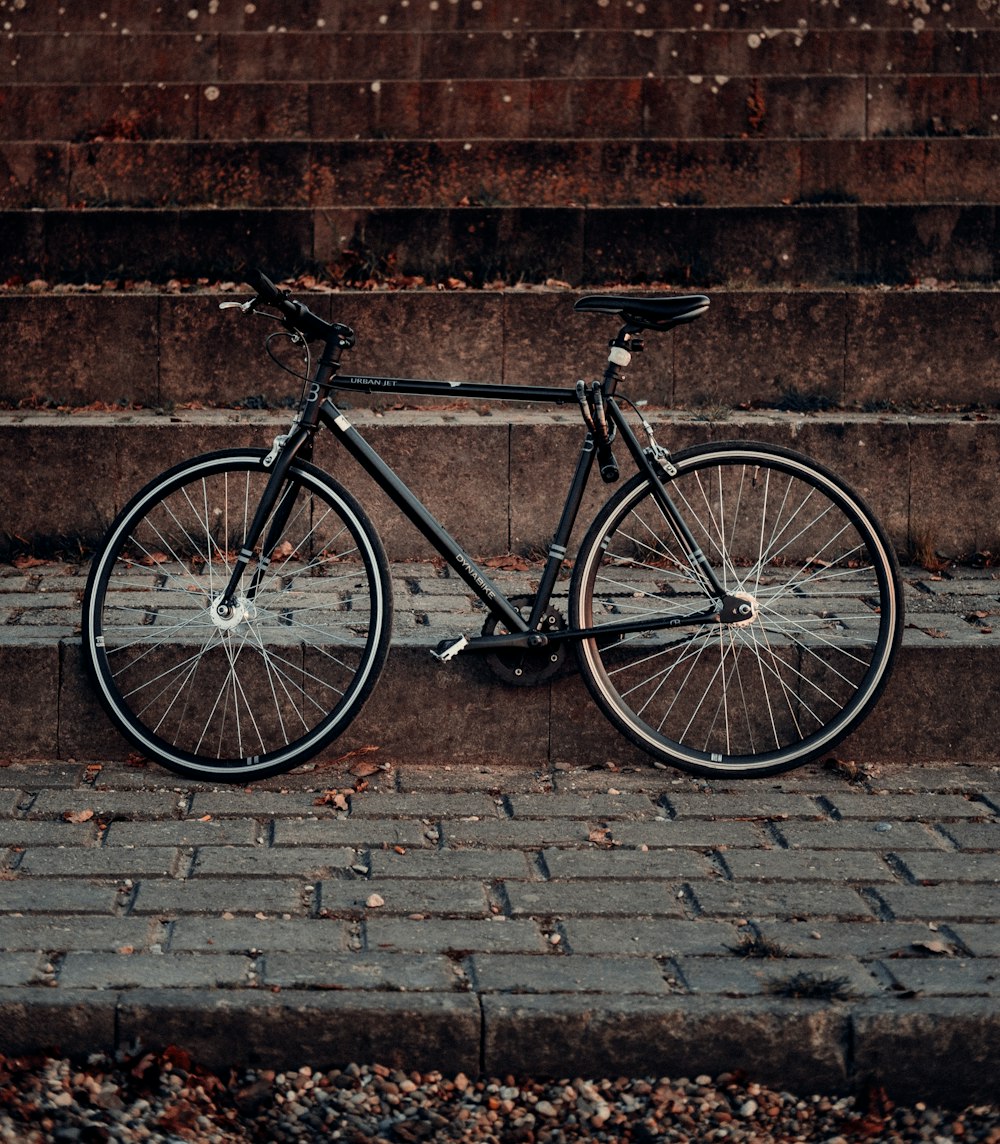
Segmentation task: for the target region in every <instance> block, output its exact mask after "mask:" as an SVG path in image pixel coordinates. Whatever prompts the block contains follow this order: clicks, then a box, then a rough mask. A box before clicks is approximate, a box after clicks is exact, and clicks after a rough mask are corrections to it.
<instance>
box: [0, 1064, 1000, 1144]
mask: <svg viewBox="0 0 1000 1144" xmlns="http://www.w3.org/2000/svg"><path fill="white" fill-rule="evenodd" d="M187 1140H193V1141H198V1142H199V1144H212V1142H216V1141H218V1142H223V1141H241V1140H244V1141H260V1142H268V1144H270V1142H274V1144H282V1142H285V1141H314V1140H315V1141H319V1140H324V1141H325V1140H344V1141H348V1142H349V1144H368V1142H373V1144H374V1142H381V1141H385V1142H387V1144H389V1142H396V1141H402V1142H407V1141H421V1140H427V1141H450V1140H460V1141H486V1142H490V1141H495V1142H497V1144H508V1142H509V1144H515V1142H520V1141H523V1142H525V1144H546V1142H551V1144H558V1142H560V1141H584V1140H586V1141H622V1142H624V1141H648V1142H652V1141H664V1142H666V1141H714V1140H718V1141H754V1142H755V1144H769V1142H770V1141H775V1142H777V1141H783V1142H784V1141H813V1140H815V1141H823V1142H825V1144H849V1142H851V1141H862V1140H863V1141H868V1142H871V1141H879V1142H882V1141H885V1142H893V1141H930V1142H932V1144H944V1142H946V1141H956V1140H960V1141H967V1142H971V1141H984V1142H987V1144H1000V1106H997V1105H983V1106H976V1107H974V1108H967V1109H964V1110H962V1111H955V1110H945V1109H941V1108H933V1107H929V1106H927V1105H924V1104H919V1103H918V1104H916V1105H914V1106H913V1107H910V1108H904V1107H894V1106H893V1104H892V1102H891V1101H890V1100H889V1099H888V1097H887V1095H886V1094H885V1092H884V1090H882V1089H879V1088H873V1089H871V1090H869V1091H868V1092H867V1093H865V1095H864V1096H863V1097H862V1098H860V1099H856V1098H854V1097H837V1096H824V1095H809V1096H800V1095H796V1094H794V1093H789V1092H779V1091H775V1090H773V1089H771V1088H767V1087H765V1086H763V1085H760V1084H755V1083H753V1082H751V1081H749V1080H747V1079H746V1078H743V1077H738V1076H736V1075H733V1074H724V1075H722V1076H719V1077H716V1078H714V1079H713V1078H711V1077H707V1076H698V1077H695V1078H693V1079H688V1078H684V1077H681V1078H676V1079H670V1078H666V1077H660V1078H651V1077H646V1078H635V1077H631V1078H629V1077H620V1078H617V1079H609V1078H603V1079H582V1078H579V1077H574V1078H564V1079H561V1080H557V1081H540V1080H533V1079H526V1078H515V1077H512V1076H507V1077H492V1078H483V1077H480V1078H470V1077H467V1076H465V1075H463V1074H461V1073H460V1074H459V1075H457V1076H449V1077H445V1076H443V1075H442V1074H441V1073H438V1072H428V1073H423V1074H421V1073H405V1072H401V1071H398V1070H395V1069H391V1068H386V1067H385V1066H383V1065H377V1064H376V1065H356V1064H352V1065H349V1066H347V1068H345V1069H343V1070H338V1069H334V1070H331V1071H329V1072H322V1071H318V1070H313V1069H312V1068H310V1067H309V1066H303V1067H302V1068H300V1069H298V1070H297V1071H290V1072H289V1071H286V1072H282V1073H276V1072H274V1071H271V1070H238V1071H237V1070H234V1072H233V1073H232V1075H231V1076H229V1077H219V1076H216V1075H214V1074H213V1073H211V1072H209V1071H207V1070H205V1069H202V1068H199V1067H198V1066H197V1065H196V1064H194V1063H193V1062H192V1061H191V1059H190V1058H189V1056H188V1055H187V1053H185V1052H184V1051H183V1050H181V1049H177V1048H168V1049H166V1050H165V1051H164V1052H163V1053H159V1054H154V1053H146V1054H144V1055H138V1056H135V1057H131V1058H129V1057H120V1058H118V1059H116V1060H114V1061H112V1060H109V1059H107V1058H106V1057H103V1056H93V1057H90V1058H89V1059H88V1060H87V1061H86V1062H85V1063H81V1062H74V1061H71V1060H65V1059H62V1060H60V1059H51V1058H44V1059H40V1058H30V1059H27V1058H26V1059H20V1058H10V1057H4V1056H0V1141H3V1142H4V1144H7V1142H10V1144H15V1142H16V1144H36V1142H37V1144H73V1142H76V1141H80V1142H90V1141H151V1142H155V1141H164V1142H167V1144H173V1142H175V1141H187Z"/></svg>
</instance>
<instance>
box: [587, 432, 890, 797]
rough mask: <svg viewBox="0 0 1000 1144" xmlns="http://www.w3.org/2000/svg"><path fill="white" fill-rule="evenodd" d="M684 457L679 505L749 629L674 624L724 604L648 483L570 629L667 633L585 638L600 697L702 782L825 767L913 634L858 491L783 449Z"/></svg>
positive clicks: (709, 448)
mask: <svg viewBox="0 0 1000 1144" xmlns="http://www.w3.org/2000/svg"><path fill="white" fill-rule="evenodd" d="M672 460H673V462H674V464H675V465H676V466H677V469H678V473H677V476H676V477H674V478H673V479H671V480H669V481H667V482H665V488H666V490H667V492H668V494H669V496H670V498H671V500H672V501H673V503H674V504H675V506H676V507H677V509H678V510H679V512H680V515H681V516H682V517H683V519H684V521H685V522H686V524H687V526H688V528H689V529H690V530H691V532H692V534H693V535H694V539H695V541H696V543H697V544H698V545H699V547H700V548H701V549H702V551H703V552H704V553H705V555H706V556H707V557H708V559H709V561H710V562H711V564H712V566H713V567H714V569H715V571H716V573H717V575H718V578H719V580H720V582H721V583H722V585H723V586H724V588H725V589H726V592H727V593H729V594H730V595H738V594H742V596H743V597H744V598H745V600H746V601H747V602H748V603H750V604H751V617H750V618H749V619H746V620H744V621H743V622H741V623H738V624H737V623H726V624H722V623H712V624H703V625H700V626H695V627H686V626H678V627H673V628H671V627H669V626H662V625H663V621H669V620H670V619H673V618H677V617H681V616H685V615H691V614H695V613H697V612H699V611H706V610H708V609H710V608H712V607H714V606H715V605H713V603H712V593H711V590H710V589H709V587H708V585H706V584H705V582H704V580H703V579H702V577H701V576H700V575H699V574H698V573H697V572H696V571H695V570H694V569H693V568H692V565H691V562H690V561H689V560H688V558H687V556H686V554H685V551H684V549H683V548H682V547H681V545H680V544H679V542H678V540H677V538H676V537H675V535H674V533H673V531H672V529H671V528H670V526H669V524H668V521H667V516H666V513H665V512H664V511H663V509H662V508H661V507H660V505H659V504H658V502H657V500H656V499H655V497H654V495H653V491H652V487H651V485H650V483H649V482H648V480H647V479H646V478H645V477H642V476H639V477H636V478H634V479H633V480H632V481H630V482H629V483H628V484H627V485H625V486H624V487H623V488H622V489H621V490H620V492H618V493H617V494H616V495H615V496H614V497H612V499H611V500H610V501H609V502H608V503H607V505H606V506H605V507H604V509H603V510H602V511H601V512H600V514H599V515H598V517H597V519H596V520H595V521H594V523H593V525H592V526H591V528H590V530H589V531H588V533H587V535H586V537H585V538H584V541H583V543H582V545H581V548H580V553H579V555H578V557H577V561H576V567H575V570H574V578H573V584H572V589H571V601H570V607H571V613H572V624H573V626H574V627H576V626H579V627H585V628H586V627H599V626H601V625H604V624H613V623H616V622H617V623H621V622H622V621H626V620H627V621H644V620H648V621H649V622H650V623H651V624H658V625H660V626H656V627H652V626H651V627H650V628H648V629H645V630H642V631H639V632H636V633H630V634H626V635H621V634H619V635H614V634H609V635H608V636H606V637H601V636H597V637H594V638H591V639H587V640H582V641H581V643H580V646H579V655H580V666H581V670H582V672H583V675H584V678H585V679H586V681H587V684H588V687H589V688H590V691H591V693H592V695H593V696H594V698H595V699H596V701H597V703H598V704H599V706H600V707H601V708H602V710H603V711H604V712H605V714H606V715H607V716H608V718H609V719H611V721H612V722H613V723H614V724H615V725H616V726H617V727H618V728H619V729H620V730H621V731H623V732H624V733H625V734H626V735H627V736H628V737H629V738H630V739H632V741H633V742H635V743H637V744H638V745H639V746H640V747H642V748H644V749H645V750H647V751H649V752H650V753H651V754H652V755H654V756H655V757H657V758H660V759H662V760H663V761H664V762H667V763H669V764H671V765H673V766H677V767H680V768H682V769H684V770H688V771H691V772H694V773H696V774H702V775H727V776H734V777H748V776H752V775H766V774H773V773H777V772H779V771H784V770H788V769H790V768H791V767H795V766H798V765H800V764H802V763H805V762H808V761H810V760H812V759H815V758H817V757H819V756H820V755H822V754H823V753H824V752H826V751H828V750H829V749H830V748H831V747H833V746H834V744H835V743H837V742H838V741H839V740H840V739H842V738H843V737H844V736H845V735H847V734H848V733H849V732H850V731H852V730H853V729H854V728H855V727H857V725H858V724H859V723H860V722H861V720H862V719H864V717H865V716H866V715H867V714H868V712H869V711H870V710H871V708H872V706H873V705H874V703H875V702H876V700H877V699H878V696H879V695H880V694H881V692H882V690H883V688H884V686H885V684H886V681H887V679H888V676H889V672H890V669H891V666H892V662H893V658H894V656H895V654H896V650H897V648H898V646H899V641H900V637H901V634H902V627H903V615H902V592H901V587H900V581H899V571H898V567H897V564H896V559H895V555H894V554H893V552H892V549H891V548H890V546H889V543H888V541H887V540H886V538H885V536H884V534H883V532H882V530H881V528H880V526H879V525H878V523H877V522H876V520H875V519H874V518H873V517H872V515H871V512H870V511H869V510H868V508H867V507H866V506H865V505H864V503H863V502H862V501H861V499H860V498H859V497H858V496H857V495H856V494H854V493H853V492H852V491H851V490H850V489H849V488H848V487H847V486H846V485H845V484H844V483H843V482H841V481H840V480H839V479H838V478H836V477H835V476H833V474H831V473H830V472H828V471H827V470H826V469H824V468H823V467H822V466H820V465H817V464H816V463H815V462H812V461H810V460H808V459H807V458H805V457H801V456H799V455H798V454H796V453H793V452H791V451H789V450H785V449H780V448H777V447H774V446H770V445H758V444H746V443H740V442H725V443H721V444H716V445H705V446H699V447H696V448H694V449H690V450H686V451H684V452H681V453H678V454H676V455H675V456H674V457H672Z"/></svg>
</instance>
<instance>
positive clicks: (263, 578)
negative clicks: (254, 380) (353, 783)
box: [83, 449, 392, 782]
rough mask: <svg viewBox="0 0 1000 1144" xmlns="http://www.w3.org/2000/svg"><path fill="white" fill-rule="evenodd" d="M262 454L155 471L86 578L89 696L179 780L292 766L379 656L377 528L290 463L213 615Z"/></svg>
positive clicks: (339, 723)
mask: <svg viewBox="0 0 1000 1144" xmlns="http://www.w3.org/2000/svg"><path fill="white" fill-rule="evenodd" d="M264 456H265V453H264V451H263V450H257V449H244V450H233V451H226V452H220V453H212V454H208V455H206V456H203V457H198V458H195V459H193V460H191V461H185V462H184V463H182V464H180V465H178V466H176V467H175V468H173V469H170V470H169V471H167V472H166V473H163V474H162V475H161V476H159V477H157V478H156V480H154V481H153V482H151V483H150V484H149V485H147V486H146V488H145V489H143V490H142V491H141V492H140V493H138V494H137V496H136V497H135V498H134V499H133V500H132V501H131V502H130V503H129V504H128V505H127V506H126V507H125V509H124V510H123V511H122V512H121V514H120V515H119V516H118V518H117V519H116V521H115V522H114V524H113V525H112V526H111V529H110V530H109V532H108V535H107V536H106V538H105V540H104V542H103V543H102V545H101V547H100V549H99V550H98V551H97V553H96V554H95V556H94V559H93V563H92V565H91V570H90V576H89V578H88V581H87V588H86V592H85V595H84V606H83V646H84V654H85V658H86V661H87V665H88V668H89V670H90V673H91V675H92V678H93V679H94V681H95V682H96V685H97V689H98V693H99V695H100V697H101V700H102V701H103V703H104V705H105V707H106V708H107V710H108V712H109V713H110V715H111V717H112V719H113V720H114V722H115V723H116V724H117V725H118V727H119V728H120V730H121V731H122V732H123V733H124V734H125V736H126V737H127V738H128V739H129V740H131V742H132V743H133V744H135V746H136V747H138V748H139V750H140V751H142V752H143V753H144V754H146V755H148V756H150V757H151V758H153V759H155V760H157V761H158V762H160V763H162V764H163V765H164V766H166V767H169V768H170V769H171V770H174V771H177V772H179V773H181V774H184V775H187V776H189V777H193V778H211V779H222V780H225V781H230V782H245V781H246V780H247V779H248V778H250V777H254V778H261V777H265V776H267V775H271V774H276V773H279V772H281V771H286V770H289V769H291V768H292V767H294V766H296V765H297V764H299V763H301V762H303V761H305V760H306V759H308V758H309V757H310V756H312V755H313V754H315V753H316V752H317V751H319V750H320V749H321V748H322V747H324V746H325V745H326V744H327V743H329V742H330V740H331V739H333V738H334V737H335V736H337V735H338V734H340V733H341V732H342V731H343V730H344V728H345V727H346V726H347V725H348V724H349V723H350V721H351V720H352V719H353V718H354V717H355V716H356V715H357V713H358V712H359V711H360V709H361V707H362V705H363V704H364V701H365V699H366V698H367V697H368V695H369V693H370V692H371V690H372V688H373V687H374V685H375V683H376V681H377V680H378V677H379V674H380V673H381V670H382V667H383V665H384V663H385V659H386V654H387V651H388V645H389V639H390V635H391V626H392V624H391V621H392V586H391V580H390V577H389V570H388V565H387V562H386V558H385V554H384V552H383V551H382V546H381V543H380V541H379V539H378V536H377V535H376V533H375V531H374V529H373V528H372V526H371V524H370V523H369V521H368V519H367V517H366V516H365V515H364V513H363V511H362V510H361V508H360V507H359V506H358V505H357V503H356V502H355V501H354V500H353V498H352V497H351V496H350V495H349V494H348V493H347V492H346V491H345V490H344V489H342V488H341V487H340V486H339V485H338V484H337V483H336V482H335V481H333V480H332V479H331V478H330V477H329V476H327V475H326V474H325V473H323V472H322V471H321V470H319V469H317V468H315V467H314V466H313V465H310V464H308V463H305V462H301V461H297V462H295V463H294V464H293V466H292V468H291V470H290V472H289V477H288V483H287V484H286V486H285V494H284V496H283V498H282V500H283V503H284V505H285V506H286V508H287V506H288V505H289V501H288V499H287V497H289V496H293V497H294V500H293V501H292V502H291V508H290V511H289V512H288V514H287V520H286V521H285V524H284V527H283V529H282V531H281V534H280V536H279V537H278V540H277V543H276V544H275V546H274V548H273V550H272V551H271V553H270V554H269V556H270V562H269V563H267V562H262V561H261V560H260V557H261V553H260V552H259V551H258V552H256V553H255V554H254V558H253V559H252V560H251V562H250V565H249V567H248V569H247V571H246V573H245V574H244V577H243V580H242V584H241V589H240V591H241V593H242V594H241V595H239V596H238V597H237V600H236V606H235V608H234V609H233V612H232V614H231V615H230V616H228V617H225V618H222V617H220V616H219V615H218V614H217V613H216V612H215V610H214V609H213V607H212V605H213V603H214V602H215V601H217V600H218V599H219V598H220V596H221V594H222V592H223V590H224V589H225V588H226V586H227V584H228V581H229V578H230V575H231V573H232V569H233V565H234V561H235V558H236V554H237V552H238V551H239V549H240V548H242V547H243V542H244V537H245V535H246V532H247V529H248V526H249V524H250V521H251V519H252V518H253V514H254V512H255V510H256V508H257V505H258V503H259V501H260V498H261V495H262V493H263V491H264V488H265V486H266V484H267V481H268V479H269V476H270V473H269V471H268V470H267V469H265V468H264V465H263V458H264ZM267 534H268V528H267V527H265V530H264V533H263V535H265V536H266V535H267ZM258 569H259V575H258V577H257V579H256V583H255V577H254V573H255V572H256V571H257V570H258Z"/></svg>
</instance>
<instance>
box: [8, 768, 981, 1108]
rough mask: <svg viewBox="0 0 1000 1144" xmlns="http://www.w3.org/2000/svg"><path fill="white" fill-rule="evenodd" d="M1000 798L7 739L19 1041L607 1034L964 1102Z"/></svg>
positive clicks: (618, 1050) (466, 1065)
mask: <svg viewBox="0 0 1000 1144" xmlns="http://www.w3.org/2000/svg"><path fill="white" fill-rule="evenodd" d="M998 814H1000V774H998V771H997V768H994V767H987V766H971V765H968V766H963V765H958V764H953V765H949V766H941V767H936V768H930V767H905V766H891V767H889V766H886V767H882V768H878V769H875V768H865V767H863V766H858V765H856V764H854V763H853V762H851V761H848V760H840V761H836V762H834V761H831V762H830V763H829V764H828V765H826V766H824V767H818V768H814V769H809V770H804V771H800V772H797V773H794V774H792V775H790V776H787V777H785V778H783V779H774V780H760V781H755V782H744V783H742V784H738V785H737V784H733V785H728V786H727V785H723V784H713V785H709V784H706V783H703V782H698V781H694V780H691V779H688V778H683V777H679V776H678V775H677V774H676V773H675V772H673V771H667V770H660V769H657V768H655V767H648V768H644V769H641V770H639V769H636V770H629V769H622V768H619V767H617V766H615V765H614V764H613V763H609V764H607V765H606V766H604V767H595V768H588V769H585V768H574V767H565V768H553V769H551V770H547V771H535V770H528V769H525V768H517V767H513V766H511V767H506V768H487V767H456V766H446V765H442V766H438V767H416V766H412V767H411V766H406V765H389V764H381V763H380V761H379V756H378V753H377V752H361V753H357V754H354V755H351V756H348V757H347V758H344V759H341V760H338V761H336V762H330V763H320V764H317V765H316V766H314V767H312V768H311V769H308V770H302V771H300V772H297V773H296V774H294V775H291V776H285V777H284V778H283V779H279V780H271V781H269V782H268V783H264V784H261V785H260V786H258V787H255V788H253V789H246V790H242V789H233V788H225V789H213V788H208V787H201V786H192V785H188V784H182V783H181V782H179V781H178V780H176V779H175V778H173V777H172V776H170V775H169V774H167V773H166V772H163V771H160V770H158V769H156V768H153V767H151V766H146V765H141V766H128V765H124V764H120V763H114V764H106V765H102V764H101V763H99V762H95V763H92V764H87V763H83V762H79V763H59V764H44V763H36V764H22V763H14V764H9V765H7V766H5V767H3V768H2V769H0V848H2V849H0V855H2V859H0V861H2V865H0V1007H2V1012H3V1018H4V1019H3V1021H2V1022H0V1027H2V1028H4V1029H5V1032H4V1033H3V1034H2V1035H0V1042H2V1044H0V1049H2V1050H5V1051H8V1052H23V1051H27V1050H32V1051H34V1050H38V1049H42V1048H45V1047H51V1046H60V1047H62V1048H63V1050H64V1051H66V1052H70V1053H72V1052H76V1051H80V1050H93V1049H104V1050H108V1051H114V1050H115V1049H116V1048H120V1047H122V1046H123V1045H126V1044H133V1043H135V1042H137V1041H139V1042H145V1043H152V1044H157V1043H159V1044H161V1045H162V1044H166V1043H171V1042H172V1043H177V1044H183V1045H185V1046H186V1048H187V1049H188V1050H189V1051H191V1052H192V1054H194V1055H195V1056H196V1057H198V1059H201V1060H203V1061H204V1062H205V1063H206V1064H207V1065H208V1066H211V1067H214V1066H216V1065H218V1064H220V1063H228V1062H230V1061H231V1060H233V1059H234V1057H236V1058H239V1059H241V1060H243V1061H245V1062H247V1063H250V1064H254V1063H257V1064H260V1063H265V1064H268V1065H271V1066H276V1067H284V1066H287V1067H291V1066H292V1065H295V1066H296V1067H298V1065H300V1064H302V1063H303V1061H306V1062H309V1063H312V1064H315V1065H324V1064H335V1063H340V1064H343V1063H344V1062H346V1061H349V1060H384V1061H386V1062H387V1063H388V1064H390V1065H397V1064H398V1065H403V1064H405V1065H407V1066H411V1067H425V1068H426V1067H437V1068H440V1069H443V1070H448V1069H451V1070H453V1071H455V1072H458V1071H465V1072H466V1073H468V1074H469V1075H475V1074H477V1073H479V1072H481V1071H486V1072H490V1071H492V1072H497V1073H501V1074H502V1073H504V1072H507V1071H527V1072H530V1073H537V1074H545V1075H552V1076H556V1075H564V1074H565V1073H566V1071H567V1068H566V1062H567V1061H568V1060H573V1061H575V1062H576V1069H575V1070H574V1071H577V1072H581V1073H583V1072H586V1073H589V1074H590V1075H594V1076H598V1075H603V1073H604V1071H605V1069H606V1068H607V1061H608V1060H609V1059H610V1060H614V1061H616V1062H617V1064H616V1066H615V1072H622V1073H624V1074H627V1075H628V1074H633V1075H642V1074H647V1073H652V1072H656V1073H659V1074H672V1075H685V1076H687V1075H694V1074H696V1073H709V1074H712V1075H714V1074H716V1073H718V1072H721V1071H725V1070H727V1069H732V1068H734V1067H739V1068H742V1069H745V1070H747V1071H748V1072H750V1073H754V1074H756V1075H757V1077H758V1079H761V1080H763V1081H767V1082H769V1083H776V1082H782V1083H783V1084H784V1086H789V1087H795V1085H797V1084H799V1085H802V1086H805V1087H814V1086H816V1085H820V1084H824V1083H825V1084H828V1085H830V1086H833V1087H838V1086H840V1087H843V1086H845V1085H846V1086H855V1087H857V1085H858V1084H860V1083H862V1082H864V1081H867V1080H870V1079H872V1078H875V1079H886V1078H891V1082H892V1084H893V1085H894V1086H895V1091H897V1092H899V1093H900V1094H901V1095H902V1096H904V1097H906V1096H909V1097H912V1098H913V1099H920V1098H922V1097H924V1096H926V1095H928V1091H927V1088H926V1086H927V1084H928V1083H932V1086H933V1087H934V1088H935V1091H937V1090H945V1091H951V1090H952V1089H953V1086H955V1085H958V1086H959V1090H960V1091H961V1092H962V1093H963V1094H964V1095H967V1096H968V1097H969V1099H970V1100H974V1099H977V1098H982V1097H984V1096H985V1095H986V1094H987V1093H989V1092H990V1091H992V1089H991V1087H990V1086H991V1084H992V1080H990V1079H988V1077H987V1075H986V1074H987V1072H988V1069H989V1068H990V1067H992V1063H991V1062H994V1061H995V1058H996V1052H997V1050H996V1045H997V1044H998V1043H1000V1036H998V1018H997V1008H998V1006H997V999H998V996H1000V974H998V970H1000V925H998V924H997V921H996V905H997V901H998V895H997V879H998V872H1000V863H998V861H997V858H996V850H997V840H998V835H1000V826H998ZM234 1038H235V1039H234ZM959 1050H960V1053H959ZM950 1053H959V1055H957V1056H954V1057H950V1056H949V1055H948V1054H950ZM931 1095H934V1094H933V1093H931Z"/></svg>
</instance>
